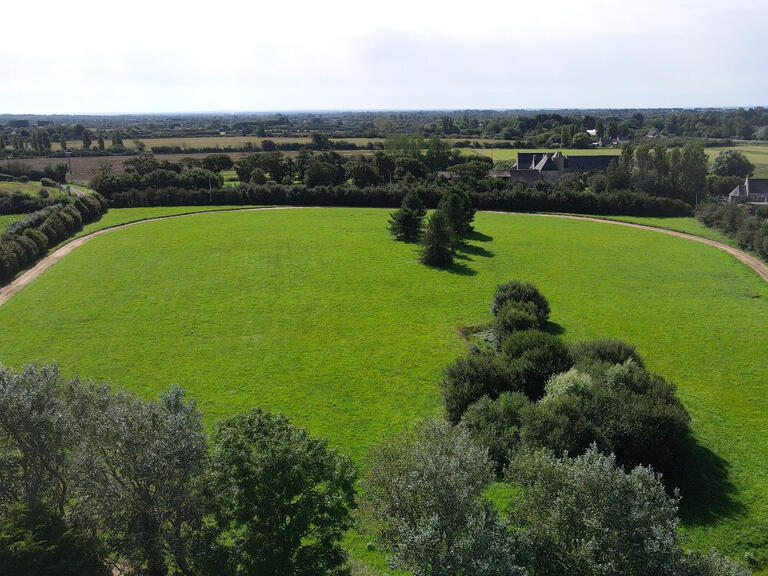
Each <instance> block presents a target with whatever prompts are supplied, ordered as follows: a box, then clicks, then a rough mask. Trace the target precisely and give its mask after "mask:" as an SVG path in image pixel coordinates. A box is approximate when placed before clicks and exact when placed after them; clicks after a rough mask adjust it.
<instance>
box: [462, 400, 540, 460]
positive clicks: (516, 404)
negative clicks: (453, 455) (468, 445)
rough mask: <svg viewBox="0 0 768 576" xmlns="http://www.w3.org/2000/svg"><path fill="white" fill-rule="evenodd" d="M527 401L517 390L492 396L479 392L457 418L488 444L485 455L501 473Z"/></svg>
mask: <svg viewBox="0 0 768 576" xmlns="http://www.w3.org/2000/svg"><path fill="white" fill-rule="evenodd" d="M530 404H531V401H530V400H528V398H527V397H526V396H525V394H521V393H520V392H502V393H501V394H500V395H499V397H498V398H496V399H495V400H492V399H491V398H489V397H488V396H483V397H482V398H480V400H478V401H477V402H475V403H474V404H472V405H471V406H469V408H467V410H466V412H464V416H462V418H461V422H462V424H463V425H464V427H465V428H466V429H467V430H468V431H469V433H470V434H471V435H472V437H473V438H474V439H475V440H476V441H478V442H479V443H480V444H482V445H483V446H485V447H487V448H488V455H489V456H490V458H491V459H492V460H493V461H494V463H495V464H496V474H497V475H499V474H501V472H502V470H503V469H504V467H505V466H506V465H507V464H508V462H509V454H510V452H512V450H514V449H515V447H517V445H518V443H519V441H520V424H521V414H522V413H523V411H524V410H525V409H526V408H527V407H528V406H529V405H530Z"/></svg>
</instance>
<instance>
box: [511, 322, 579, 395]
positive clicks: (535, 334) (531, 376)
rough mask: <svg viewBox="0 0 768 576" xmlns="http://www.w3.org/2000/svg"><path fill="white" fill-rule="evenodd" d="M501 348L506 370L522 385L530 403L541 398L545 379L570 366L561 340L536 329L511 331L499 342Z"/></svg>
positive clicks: (570, 361)
mask: <svg viewBox="0 0 768 576" xmlns="http://www.w3.org/2000/svg"><path fill="white" fill-rule="evenodd" d="M501 349H502V351H503V353H504V355H505V356H506V357H507V359H508V361H509V367H510V369H511V370H512V371H513V372H514V373H515V374H517V375H518V378H520V379H521V380H522V381H523V382H524V388H523V391H524V392H525V393H526V395H527V396H528V397H529V398H531V399H532V400H538V399H539V398H541V397H542V396H543V395H544V387H545V386H546V384H547V380H549V379H550V378H551V377H552V376H554V375H555V374H559V373H561V372H565V371H567V370H568V369H569V368H570V367H571V366H572V365H573V360H572V358H571V354H570V351H569V350H568V347H567V346H566V345H565V344H564V343H563V341H562V340H561V339H560V338H558V337H557V336H554V335H553V334H549V333H547V332H542V331H540V330H523V331H517V332H513V333H512V334H510V335H509V336H508V337H507V338H506V339H505V340H504V341H503V342H502V344H501Z"/></svg>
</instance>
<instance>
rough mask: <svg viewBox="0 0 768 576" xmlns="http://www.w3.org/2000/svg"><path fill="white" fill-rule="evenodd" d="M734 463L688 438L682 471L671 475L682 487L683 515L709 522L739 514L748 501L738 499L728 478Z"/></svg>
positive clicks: (700, 522) (696, 522) (693, 520)
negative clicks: (731, 463) (729, 470)
mask: <svg viewBox="0 0 768 576" xmlns="http://www.w3.org/2000/svg"><path fill="white" fill-rule="evenodd" d="M729 468H730V464H729V463H728V461H727V460H725V459H724V458H721V457H720V456H718V455H717V454H715V453H714V452H712V451H711V450H710V449H709V448H707V447H705V446H702V445H701V444H699V443H698V442H697V441H696V439H694V438H690V439H689V440H688V443H687V446H686V449H685V453H684V455H683V457H682V458H681V461H680V466H679V468H678V470H679V472H677V473H676V474H674V475H672V476H671V477H670V479H671V480H672V482H673V483H674V485H676V486H677V487H678V488H679V489H680V496H681V497H682V499H681V501H680V518H682V520H683V521H684V522H686V523H687V524H694V525H706V524H712V523H714V522H717V521H718V520H721V519H723V518H727V517H730V516H733V515H735V514H739V513H741V512H743V511H744V505H743V504H741V503H740V502H737V501H736V500H735V499H734V497H733V496H734V491H735V489H734V486H733V484H731V482H730V481H729V480H728V469H729Z"/></svg>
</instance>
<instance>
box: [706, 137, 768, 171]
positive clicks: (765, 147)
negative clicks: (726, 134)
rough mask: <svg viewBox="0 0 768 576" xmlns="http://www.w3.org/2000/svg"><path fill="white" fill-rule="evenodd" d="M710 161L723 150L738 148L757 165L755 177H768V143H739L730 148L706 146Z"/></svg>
mask: <svg viewBox="0 0 768 576" xmlns="http://www.w3.org/2000/svg"><path fill="white" fill-rule="evenodd" d="M705 150H706V152H707V156H708V157H709V159H710V161H711V160H714V159H715V157H716V156H717V155H718V154H719V153H720V152H722V151H723V150H738V151H739V152H742V153H743V154H744V156H746V157H747V159H748V160H749V161H750V162H752V164H754V165H755V174H754V177H755V178H768V144H739V145H737V146H731V147H728V148H705Z"/></svg>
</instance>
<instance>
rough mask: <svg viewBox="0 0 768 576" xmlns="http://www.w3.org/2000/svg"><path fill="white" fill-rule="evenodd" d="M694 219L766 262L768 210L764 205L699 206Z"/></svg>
mask: <svg viewBox="0 0 768 576" xmlns="http://www.w3.org/2000/svg"><path fill="white" fill-rule="evenodd" d="M696 218H698V219H699V220H701V221H702V222H703V223H704V224H706V225H707V226H709V227H710V228H715V229H717V230H720V231H721V232H723V233H724V234H726V235H727V236H729V237H730V238H733V239H734V240H735V241H736V243H737V244H738V245H739V247H740V248H743V249H746V250H751V251H753V252H756V253H757V254H759V255H760V256H761V257H762V258H763V259H765V260H768V209H767V208H766V207H765V206H760V207H757V208H755V207H752V206H747V205H739V204H726V203H724V202H707V203H705V204H701V205H700V206H699V208H698V210H697V211H696Z"/></svg>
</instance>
